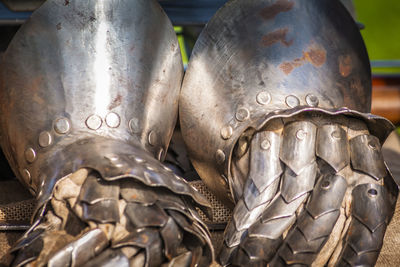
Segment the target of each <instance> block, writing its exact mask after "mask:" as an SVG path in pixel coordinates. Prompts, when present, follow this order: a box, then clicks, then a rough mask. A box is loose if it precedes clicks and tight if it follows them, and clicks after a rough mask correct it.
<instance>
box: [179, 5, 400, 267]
mask: <svg viewBox="0 0 400 267" xmlns="http://www.w3.org/2000/svg"><path fill="white" fill-rule="evenodd" d="M370 106H371V73H370V65H369V59H368V55H367V52H366V49H365V46H364V44H363V41H362V38H361V35H360V33H359V30H358V28H357V25H356V23H355V22H354V21H353V19H352V17H351V16H350V14H349V13H348V12H347V11H346V9H345V8H344V6H343V5H342V4H341V3H340V2H339V1H331V0H298V1H293V0H261V1H260V0H233V1H230V2H229V3H227V4H226V5H225V6H224V7H223V8H222V9H221V10H219V11H218V12H217V14H216V15H215V16H214V17H213V19H212V20H211V21H210V22H209V23H208V24H207V26H206V27H205V29H204V30H203V32H202V33H201V35H200V37H199V39H198V41H197V43H196V45H195V48H194V50H193V54H192V57H191V60H190V62H189V66H188V70H187V72H186V75H185V78H184V82H183V88H182V93H181V97H180V120H181V122H180V125H181V129H182V135H183V138H184V140H185V143H186V146H187V148H188V154H189V156H190V158H191V160H192V162H193V165H194V167H195V168H196V170H197V171H198V173H199V175H200V176H201V177H202V179H203V180H204V181H205V183H206V184H207V185H208V186H209V187H210V189H211V190H212V191H213V192H214V193H215V194H216V195H218V196H219V197H220V198H222V199H223V200H224V201H225V202H227V203H229V202H233V203H235V209H234V211H233V218H232V220H231V221H230V222H229V224H228V226H227V228H226V230H225V238H224V245H223V246H224V247H223V249H222V251H221V254H220V258H219V259H220V262H221V263H222V264H223V265H229V264H233V265H235V266H236V265H239V266H244V265H247V264H249V263H251V264H255V266H266V265H267V264H269V265H270V266H281V265H282V266H283V265H291V264H294V265H296V264H300V265H311V264H315V266H323V265H325V264H329V265H334V264H338V265H339V266H345V265H357V266H359V265H363V266H364V265H368V266H369V265H372V264H374V263H375V261H376V259H377V256H378V254H379V250H380V248H381V246H382V240H383V236H384V232H385V229H386V226H387V224H388V223H389V221H390V218H391V216H392V215H393V211H394V204H395V203H396V199H397V186H396V185H395V183H394V181H393V179H392V177H391V175H390V173H389V172H388V170H387V169H386V166H385V163H384V161H383V157H382V154H381V144H382V143H383V142H384V140H385V139H386V137H387V135H388V134H389V133H390V131H391V130H392V129H393V125H392V124H391V123H390V122H389V121H387V120H386V119H384V118H380V117H377V116H374V115H371V114H369V112H370Z"/></svg>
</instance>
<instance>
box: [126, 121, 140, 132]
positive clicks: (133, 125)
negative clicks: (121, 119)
mask: <svg viewBox="0 0 400 267" xmlns="http://www.w3.org/2000/svg"><path fill="white" fill-rule="evenodd" d="M129 129H130V130H131V132H132V133H140V129H139V120H138V119H136V118H133V119H131V120H130V121H129Z"/></svg>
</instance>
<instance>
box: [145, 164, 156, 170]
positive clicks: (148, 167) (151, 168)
mask: <svg viewBox="0 0 400 267" xmlns="http://www.w3.org/2000/svg"><path fill="white" fill-rule="evenodd" d="M146 169H148V170H149V171H152V172H155V171H156V169H154V168H153V167H152V166H150V165H148V164H146Z"/></svg>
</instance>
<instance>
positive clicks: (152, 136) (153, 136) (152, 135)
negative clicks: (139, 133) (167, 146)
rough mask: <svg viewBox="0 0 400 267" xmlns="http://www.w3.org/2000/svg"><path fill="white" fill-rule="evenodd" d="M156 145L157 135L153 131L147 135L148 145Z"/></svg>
mask: <svg viewBox="0 0 400 267" xmlns="http://www.w3.org/2000/svg"><path fill="white" fill-rule="evenodd" d="M156 143H157V134H156V133H155V132H154V131H151V132H150V133H149V144H150V145H151V146H154V145H155V144H156Z"/></svg>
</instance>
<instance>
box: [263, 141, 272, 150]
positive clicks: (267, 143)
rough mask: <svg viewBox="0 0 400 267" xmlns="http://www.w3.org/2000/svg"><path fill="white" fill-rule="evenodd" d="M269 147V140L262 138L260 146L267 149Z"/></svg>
mask: <svg viewBox="0 0 400 267" xmlns="http://www.w3.org/2000/svg"><path fill="white" fill-rule="evenodd" d="M270 147H271V142H270V141H269V140H264V141H262V142H261V148H262V149H264V150H268V149H269V148H270Z"/></svg>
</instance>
